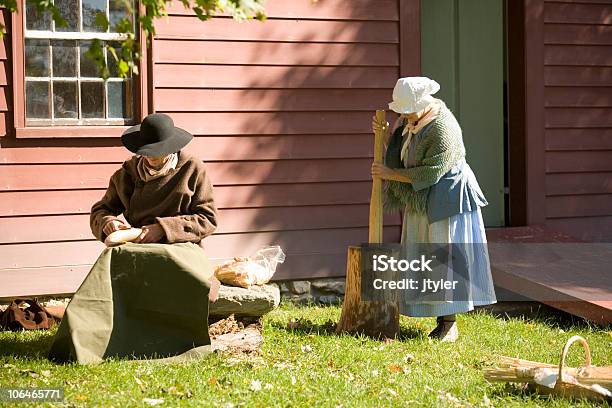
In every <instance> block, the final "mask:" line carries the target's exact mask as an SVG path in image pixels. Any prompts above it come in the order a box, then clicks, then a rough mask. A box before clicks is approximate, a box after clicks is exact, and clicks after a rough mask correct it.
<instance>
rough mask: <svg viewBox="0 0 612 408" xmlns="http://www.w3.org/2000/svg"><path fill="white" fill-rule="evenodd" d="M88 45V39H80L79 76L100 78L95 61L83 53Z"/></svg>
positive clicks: (89, 43)
mask: <svg viewBox="0 0 612 408" xmlns="http://www.w3.org/2000/svg"><path fill="white" fill-rule="evenodd" d="M90 45H91V42H90V41H81V77H93V78H100V77H101V75H100V73H99V69H98V66H97V65H96V63H95V61H94V60H92V59H91V58H89V57H88V56H87V55H85V53H86V52H87V50H88V49H89V46H90Z"/></svg>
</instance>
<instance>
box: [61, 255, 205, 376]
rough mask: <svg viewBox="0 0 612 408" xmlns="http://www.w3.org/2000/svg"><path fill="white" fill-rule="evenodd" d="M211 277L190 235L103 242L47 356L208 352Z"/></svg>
mask: <svg viewBox="0 0 612 408" xmlns="http://www.w3.org/2000/svg"><path fill="white" fill-rule="evenodd" d="M212 279H213V268H212V266H211V264H210V263H209V261H208V259H207V257H206V255H205V254H204V251H203V250H202V248H201V247H199V246H198V245H196V244H193V243H179V244H132V243H128V244H124V245H121V246H118V247H113V248H106V249H105V250H104V251H103V252H102V254H100V257H99V258H98V260H97V261H96V263H95V264H94V265H93V267H92V268H91V271H90V272H89V275H87V277H86V278H85V281H84V282H83V283H82V284H81V287H80V288H79V289H78V290H77V292H76V293H75V294H74V297H73V298H72V300H71V301H70V303H69V305H68V307H67V309H66V313H65V315H64V318H63V320H62V322H61V324H60V327H59V329H58V332H57V334H56V336H55V339H54V341H53V345H52V347H51V351H50V353H49V358H50V359H51V360H54V361H57V362H67V361H77V362H79V363H83V364H88V363H97V362H101V361H102V360H104V359H105V358H109V357H115V358H130V359H152V358H165V359H166V360H168V359H169V360H179V361H180V360H182V359H192V358H198V357H201V356H203V355H206V354H208V353H209V352H210V338H209V336H208V294H209V287H210V282H211V280H212Z"/></svg>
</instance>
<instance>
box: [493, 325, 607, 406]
mask: <svg viewBox="0 0 612 408" xmlns="http://www.w3.org/2000/svg"><path fill="white" fill-rule="evenodd" d="M574 342H579V343H580V344H582V346H583V348H584V350H585V354H586V363H585V366H584V367H580V368H568V367H565V359H566V357H567V353H568V351H569V348H570V346H571V345H572V344H573V343H574ZM484 376H485V378H486V379H487V380H489V381H494V382H512V383H523V384H527V386H528V387H529V388H530V389H532V390H534V391H536V392H539V393H541V394H551V395H560V396H563V397H570V398H587V399H592V400H597V401H607V402H612V391H611V390H612V366H606V367H596V366H593V365H591V351H590V348H589V344H588V343H587V341H586V340H585V339H584V338H582V337H580V336H573V337H571V338H570V339H569V340H568V341H567V343H566V344H565V346H564V347H563V350H562V351H561V359H560V361H559V365H558V366H557V365H554V364H546V363H539V362H536V361H529V360H522V359H519V358H512V357H505V356H502V357H500V359H499V362H498V367H496V368H489V369H486V370H485V372H484Z"/></svg>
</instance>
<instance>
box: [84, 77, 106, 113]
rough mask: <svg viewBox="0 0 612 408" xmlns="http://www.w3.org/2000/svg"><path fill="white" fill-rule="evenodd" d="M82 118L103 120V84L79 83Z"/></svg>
mask: <svg viewBox="0 0 612 408" xmlns="http://www.w3.org/2000/svg"><path fill="white" fill-rule="evenodd" d="M81 112H82V114H83V118H104V82H102V81H100V82H81Z"/></svg>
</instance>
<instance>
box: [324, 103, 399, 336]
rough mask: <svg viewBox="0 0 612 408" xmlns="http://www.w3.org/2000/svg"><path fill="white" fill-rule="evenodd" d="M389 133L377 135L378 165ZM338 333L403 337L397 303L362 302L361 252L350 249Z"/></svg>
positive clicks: (374, 220) (374, 230)
mask: <svg viewBox="0 0 612 408" xmlns="http://www.w3.org/2000/svg"><path fill="white" fill-rule="evenodd" d="M376 120H377V121H378V122H379V123H386V120H385V111H383V110H377V111H376ZM384 136H385V131H384V130H381V131H379V132H376V133H375V135H374V162H375V163H382V162H383V143H384ZM382 210H383V208H382V180H380V179H374V180H373V182H372V195H371V198H370V222H369V242H370V243H371V244H379V243H382V242H383V211H382ZM336 332H337V333H363V334H365V335H368V336H372V337H377V338H395V337H397V336H398V334H399V306H398V304H397V302H373V301H362V300H361V248H360V247H349V249H348V254H347V260H346V288H345V291H344V302H343V304H342V314H341V316H340V321H339V322H338V326H337V327H336Z"/></svg>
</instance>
